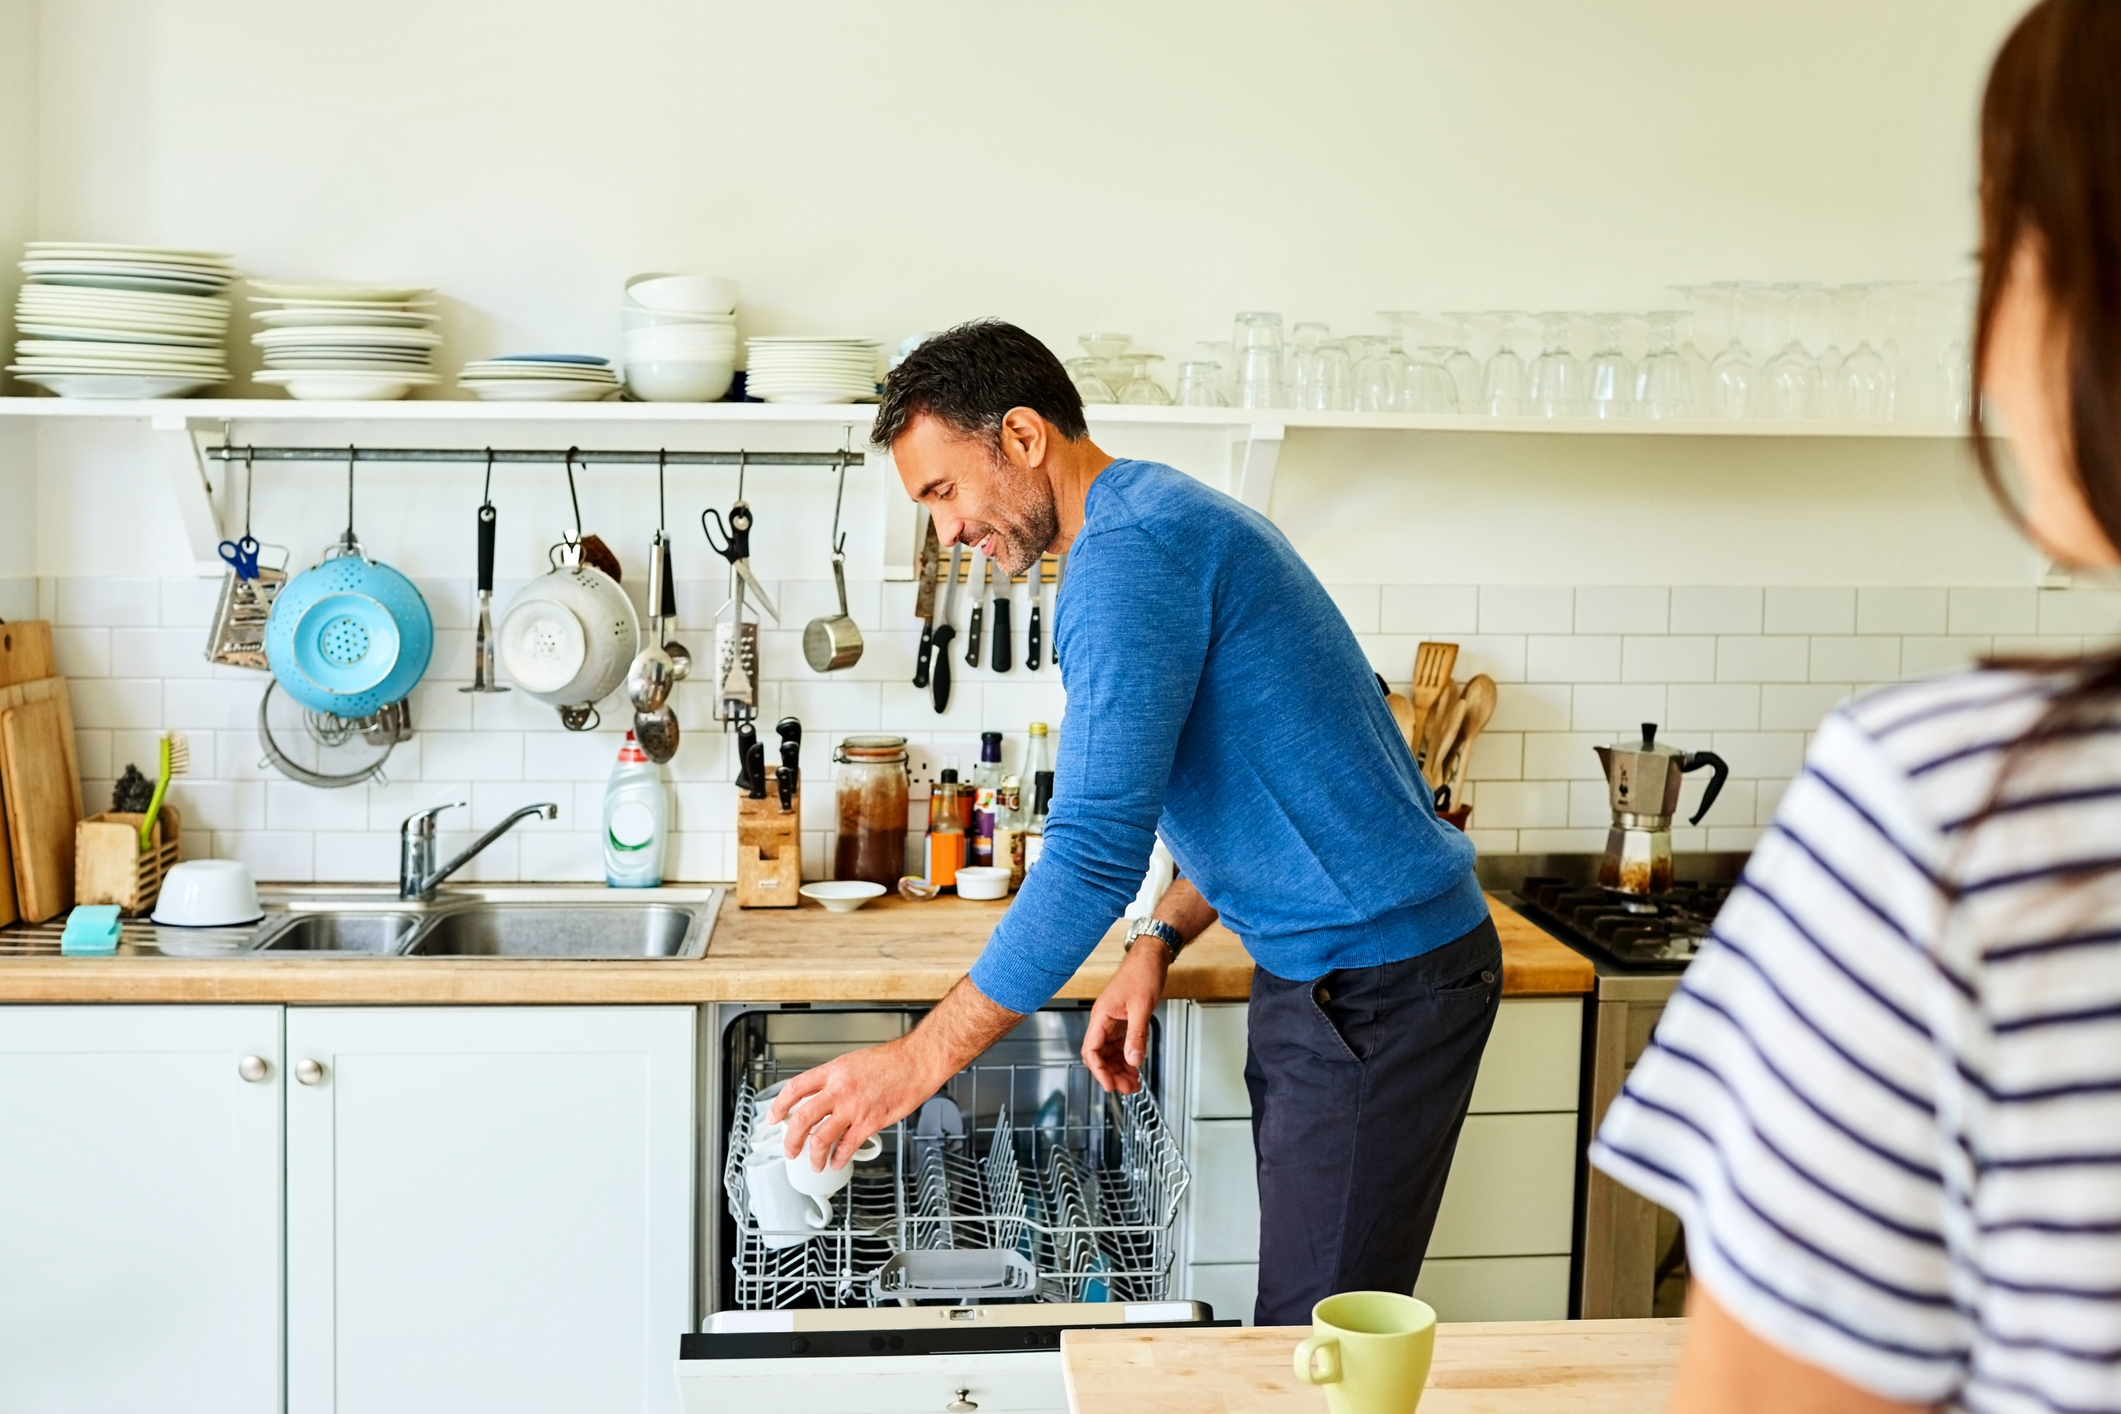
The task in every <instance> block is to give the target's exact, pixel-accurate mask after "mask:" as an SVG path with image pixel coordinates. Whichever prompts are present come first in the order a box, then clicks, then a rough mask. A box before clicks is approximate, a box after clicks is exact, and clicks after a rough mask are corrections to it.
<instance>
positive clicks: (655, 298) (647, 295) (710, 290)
mask: <svg viewBox="0 0 2121 1414" xmlns="http://www.w3.org/2000/svg"><path fill="white" fill-rule="evenodd" d="M736 296H737V283H736V281H734V280H725V279H723V278H722V277H721V276H719V275H665V274H661V273H650V274H645V275H635V276H634V277H633V278H632V279H630V280H628V281H627V282H626V298H627V299H629V300H632V301H633V302H634V303H635V304H637V305H639V306H641V307H642V308H643V309H661V310H668V311H671V312H673V313H678V314H728V313H730V312H731V311H733V310H735V308H736Z"/></svg>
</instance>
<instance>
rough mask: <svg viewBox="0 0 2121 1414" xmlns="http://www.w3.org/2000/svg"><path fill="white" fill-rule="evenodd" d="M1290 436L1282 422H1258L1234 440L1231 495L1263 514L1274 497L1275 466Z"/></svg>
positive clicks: (1231, 460) (1234, 437)
mask: <svg viewBox="0 0 2121 1414" xmlns="http://www.w3.org/2000/svg"><path fill="white" fill-rule="evenodd" d="M1287 435H1288V428H1287V427H1286V426H1284V425H1283V424H1281V423H1278V422H1255V423H1253V424H1252V425H1250V426H1248V427H1243V428H1239V429H1237V434H1236V435H1235V436H1233V437H1231V439H1230V494H1231V495H1233V496H1235V497H1236V498H1237V499H1238V500H1240V501H1242V502H1244V503H1245V504H1246V505H1248V506H1250V507H1251V508H1252V509H1253V510H1255V511H1258V512H1259V513H1260V514H1261V515H1265V514H1266V513H1267V506H1268V503H1269V502H1271V501H1272V500H1273V499H1274V468H1275V466H1276V464H1278V463H1279V462H1280V461H1281V444H1282V439H1283V438H1284V437H1285V436H1287Z"/></svg>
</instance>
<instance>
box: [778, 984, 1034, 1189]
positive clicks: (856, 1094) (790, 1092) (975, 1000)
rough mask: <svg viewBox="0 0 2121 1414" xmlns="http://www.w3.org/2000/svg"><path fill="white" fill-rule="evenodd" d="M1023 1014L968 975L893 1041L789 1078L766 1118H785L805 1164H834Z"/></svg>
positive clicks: (791, 1144) (792, 1150) (792, 1151)
mask: <svg viewBox="0 0 2121 1414" xmlns="http://www.w3.org/2000/svg"><path fill="white" fill-rule="evenodd" d="M1021 1020H1023V1017H1022V1016H1021V1015H1020V1014H1019V1013H1017V1012H1013V1011H1010V1010H1009V1009H1008V1008H1007V1007H1002V1006H997V1005H995V1004H994V1003H993V1002H990V1001H988V1000H987V998H986V996H985V995H983V994H982V993H981V992H980V990H979V988H977V987H975V986H973V985H972V980H971V979H970V978H966V979H964V980H962V981H960V982H959V983H958V984H957V986H955V987H953V988H952V989H951V991H950V995H949V996H947V997H945V998H943V1000H942V1001H941V1002H940V1003H938V1004H937V1006H936V1008H935V1010H934V1011H931V1012H929V1013H928V1015H927V1016H925V1017H923V1018H922V1019H921V1024H920V1025H919V1026H916V1027H915V1028H914V1029H913V1030H912V1031H911V1032H909V1033H908V1034H906V1035H904V1036H901V1037H899V1038H898V1039H897V1040H896V1041H886V1042H885V1043H884V1044H883V1045H881V1046H871V1047H870V1048H869V1049H867V1050H862V1051H850V1052H848V1053H847V1054H846V1055H844V1056H840V1057H838V1058H837V1059H835V1060H829V1061H827V1062H825V1064H823V1065H821V1066H818V1067H816V1068H815V1069H812V1070H806V1071H804V1072H803V1073H802V1074H801V1075H798V1076H796V1077H795V1078H794V1079H793V1080H790V1081H789V1082H788V1083H787V1084H786V1085H784V1086H782V1087H781V1093H780V1094H778V1095H776V1096H774V1097H773V1104H772V1106H771V1107H770V1108H769V1109H768V1110H767V1112H766V1118H767V1119H769V1120H771V1121H772V1122H773V1123H776V1124H778V1123H780V1122H781V1121H782V1120H784V1119H785V1120H787V1121H788V1137H787V1141H786V1143H785V1144H784V1145H783V1146H782V1151H783V1152H784V1153H786V1154H787V1156H788V1157H789V1158H791V1159H792V1158H794V1157H795V1156H796V1155H797V1154H800V1153H802V1152H803V1149H804V1147H805V1145H806V1144H807V1145H808V1147H809V1150H810V1166H811V1167H812V1168H815V1169H818V1170H820V1171H822V1170H824V1169H828V1168H838V1167H839V1166H840V1165H842V1164H845V1163H847V1162H848V1161H850V1160H851V1159H853V1157H854V1151H855V1150H856V1149H859V1148H860V1147H861V1146H862V1142H863V1141H864V1140H866V1139H867V1138H868V1137H869V1136H870V1135H872V1134H875V1133H876V1132H877V1131H879V1130H881V1129H883V1128H884V1127H885V1126H887V1125H892V1124H896V1123H898V1121H900V1120H902V1119H904V1118H905V1117H906V1116H907V1115H909V1114H912V1113H913V1112H914V1111H915V1110H916V1109H918V1108H920V1106H921V1105H922V1104H923V1103H924V1102H926V1100H927V1099H928V1097H929V1096H931V1095H933V1094H934V1093H935V1092H936V1091H938V1090H940V1089H942V1088H943V1085H944V1083H945V1082H946V1081H948V1080H949V1079H950V1077H951V1076H953V1075H955V1074H957V1073H958V1071H959V1070H961V1069H963V1068H964V1066H965V1065H966V1064H967V1063H968V1062H969V1061H971V1060H972V1058H973V1057H975V1056H977V1055H978V1054H979V1053H980V1052H982V1051H984V1050H986V1049H987V1047H989V1046H991V1045H993V1044H994V1043H995V1042H996V1041H998V1040H1000V1039H1001V1038H1002V1037H1003V1036H1005V1035H1007V1034H1008V1033H1009V1030H1010V1028H1011V1027H1013V1026H1015V1025H1016V1023H1017V1022H1019V1021H1021Z"/></svg>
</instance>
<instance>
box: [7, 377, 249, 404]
mask: <svg viewBox="0 0 2121 1414" xmlns="http://www.w3.org/2000/svg"><path fill="white" fill-rule="evenodd" d="M15 376H16V377H18V378H20V379H21V380H22V381H23V382H25V383H34V384H35V385H36V386H37V387H39V388H49V389H50V390H51V391H52V392H54V393H57V394H58V395H59V396H60V397H62V398H174V397H180V396H182V395H183V394H185V393H196V392H197V391H199V389H201V388H210V387H212V386H213V384H214V382H216V381H219V382H225V381H227V380H225V379H219V380H205V379H201V378H199V377H198V376H196V375H194V374H189V373H185V374H174V373H172V374H159V373H17V374H16V375H15Z"/></svg>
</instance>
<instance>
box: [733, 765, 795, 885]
mask: <svg viewBox="0 0 2121 1414" xmlns="http://www.w3.org/2000/svg"><path fill="white" fill-rule="evenodd" d="M802 819H803V788H802V786H801V785H800V784H798V785H797V786H796V788H795V794H794V795H793V796H792V797H791V798H790V802H789V805H788V808H787V809H786V810H783V809H782V808H781V793H780V791H779V790H777V789H775V788H774V787H773V786H771V785H769V786H767V787H766V798H765V799H764V800H753V799H752V798H751V797H750V796H748V795H739V796H738V797H737V798H736V906H737V907H738V908H794V907H795V906H796V904H797V903H798V902H799V901H800V900H799V899H798V898H797V897H796V890H797V889H799V888H801V887H802V884H803V835H802V830H801V822H802Z"/></svg>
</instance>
